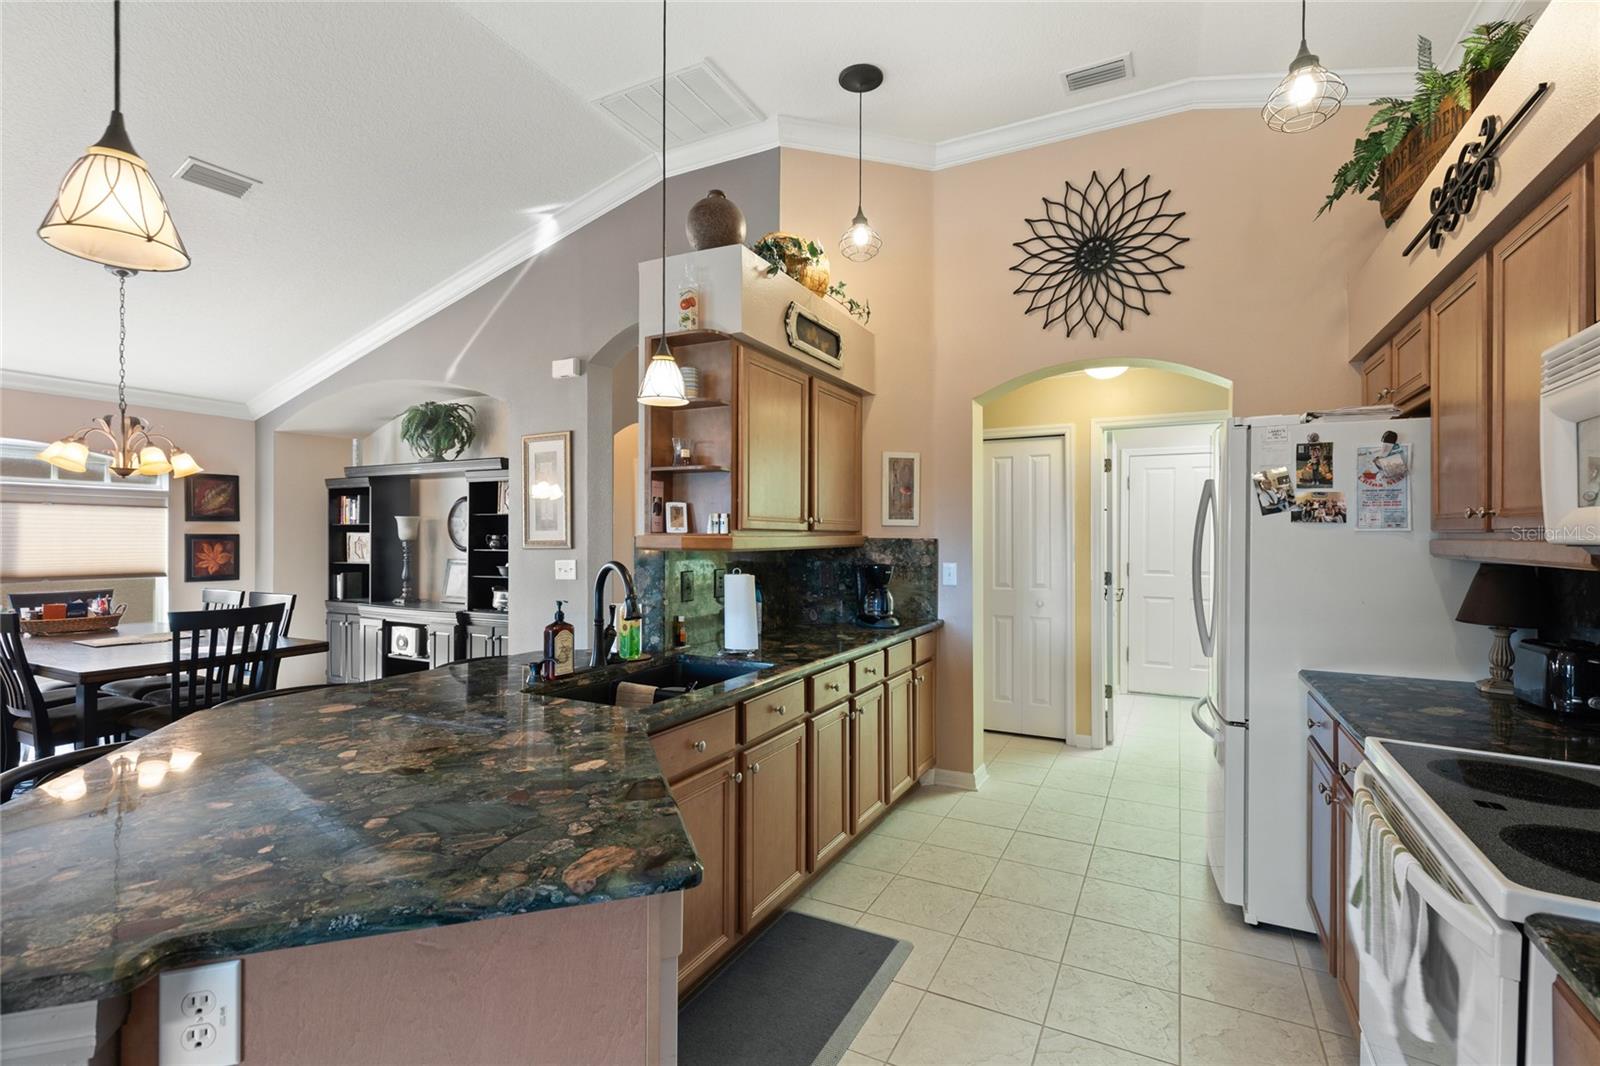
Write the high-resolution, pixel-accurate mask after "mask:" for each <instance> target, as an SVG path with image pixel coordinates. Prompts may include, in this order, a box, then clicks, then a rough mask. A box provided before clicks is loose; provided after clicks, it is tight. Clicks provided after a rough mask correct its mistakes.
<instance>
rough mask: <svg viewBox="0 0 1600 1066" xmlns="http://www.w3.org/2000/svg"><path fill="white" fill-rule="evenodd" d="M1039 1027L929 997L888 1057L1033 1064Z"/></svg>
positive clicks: (924, 1063) (926, 1063)
mask: <svg viewBox="0 0 1600 1066" xmlns="http://www.w3.org/2000/svg"><path fill="white" fill-rule="evenodd" d="M1040 1028H1041V1027H1040V1026H1038V1025H1035V1024H1034V1023H1032V1022H1025V1021H1023V1020H1022V1019H1020V1018H1013V1017H1011V1016H1010V1015H1008V1014H1001V1013H999V1012H998V1011H992V1010H984V1009H983V1008H982V1007H974V1006H973V1005H972V1004H970V1003H963V1002H961V1001H960V1000H958V999H947V998H945V997H944V996H935V995H931V994H930V995H926V996H923V997H922V1002H921V1003H918V1004H917V1009H916V1012H915V1013H914V1014H912V1015H911V1021H910V1023H909V1024H908V1025H907V1026H906V1031H905V1032H904V1033H903V1034H902V1035H901V1037H900V1042H899V1043H898V1044H896V1045H895V1048H894V1052H893V1053H892V1054H891V1055H890V1056H889V1062H890V1063H892V1064H893V1066H1012V1064H1014V1066H1029V1064H1030V1063H1031V1062H1032V1061H1033V1049H1034V1048H1035V1046H1037V1044H1038V1042H1039V1030H1040Z"/></svg>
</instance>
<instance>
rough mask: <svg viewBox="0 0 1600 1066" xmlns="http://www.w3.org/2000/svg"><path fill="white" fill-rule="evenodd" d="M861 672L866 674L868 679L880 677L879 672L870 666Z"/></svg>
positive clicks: (863, 668)
mask: <svg viewBox="0 0 1600 1066" xmlns="http://www.w3.org/2000/svg"><path fill="white" fill-rule="evenodd" d="M861 672H862V673H863V674H866V675H867V676H868V677H877V676H878V671H876V670H874V669H873V668H872V667H870V666H863V667H862V668H861Z"/></svg>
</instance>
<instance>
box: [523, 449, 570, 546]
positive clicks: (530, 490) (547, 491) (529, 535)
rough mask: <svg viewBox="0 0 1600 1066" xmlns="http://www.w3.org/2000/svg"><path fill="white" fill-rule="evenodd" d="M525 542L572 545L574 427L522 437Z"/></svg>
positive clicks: (537, 544)
mask: <svg viewBox="0 0 1600 1066" xmlns="http://www.w3.org/2000/svg"><path fill="white" fill-rule="evenodd" d="M522 485H523V488H522V493H523V496H522V546H523V547H524V548H570V547H572V431H571V430H562V431H560V432H558V433H531V434H529V435H528V436H526V437H523V438H522Z"/></svg>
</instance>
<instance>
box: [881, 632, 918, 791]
mask: <svg viewBox="0 0 1600 1066" xmlns="http://www.w3.org/2000/svg"><path fill="white" fill-rule="evenodd" d="M907 651H908V652H909V651H910V648H909V647H908V648H907ZM884 700H885V705H884V706H885V710H884V724H885V726H886V727H887V729H888V737H887V739H886V740H885V742H884V769H885V772H886V773H887V774H888V784H887V787H888V789H889V802H890V803H893V802H894V801H895V800H897V799H899V798H900V797H901V796H904V795H905V794H906V793H907V792H909V791H911V786H912V785H914V784H916V783H917V767H916V749H915V748H914V747H913V741H912V735H911V734H912V729H913V726H912V710H911V671H909V670H907V671H905V672H903V673H899V674H896V675H895V676H894V677H891V678H890V679H889V683H888V684H887V685H885V686H884Z"/></svg>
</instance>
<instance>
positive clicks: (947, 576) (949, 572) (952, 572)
mask: <svg viewBox="0 0 1600 1066" xmlns="http://www.w3.org/2000/svg"><path fill="white" fill-rule="evenodd" d="M943 569H944V583H945V584H946V585H954V584H955V583H956V564H955V563H945V564H944V568H943Z"/></svg>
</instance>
